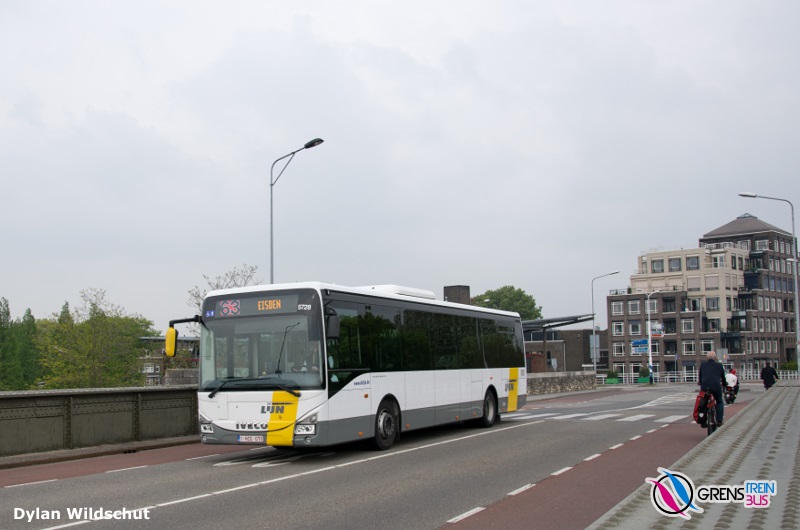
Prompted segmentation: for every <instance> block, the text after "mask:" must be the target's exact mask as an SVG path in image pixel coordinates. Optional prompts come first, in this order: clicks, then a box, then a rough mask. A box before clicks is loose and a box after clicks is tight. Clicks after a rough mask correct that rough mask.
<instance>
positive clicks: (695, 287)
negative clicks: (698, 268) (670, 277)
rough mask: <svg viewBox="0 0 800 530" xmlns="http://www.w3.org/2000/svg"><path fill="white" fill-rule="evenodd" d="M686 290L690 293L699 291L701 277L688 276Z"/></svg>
mask: <svg viewBox="0 0 800 530" xmlns="http://www.w3.org/2000/svg"><path fill="white" fill-rule="evenodd" d="M686 289H687V290H689V291H699V290H700V276H688V277H687V278H686Z"/></svg>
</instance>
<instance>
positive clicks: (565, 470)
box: [550, 466, 572, 477]
mask: <svg viewBox="0 0 800 530" xmlns="http://www.w3.org/2000/svg"><path fill="white" fill-rule="evenodd" d="M570 469H572V466H570V467H565V468H564V469H559V470H558V471H556V472H555V473H551V474H550V475H551V476H553V477H555V476H557V475H560V474H561V473H566V472H567V471H569V470H570Z"/></svg>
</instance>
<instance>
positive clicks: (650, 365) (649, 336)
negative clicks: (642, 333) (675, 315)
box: [637, 289, 661, 385]
mask: <svg viewBox="0 0 800 530" xmlns="http://www.w3.org/2000/svg"><path fill="white" fill-rule="evenodd" d="M637 291H641V292H644V289H637ZM660 292H661V291H660V290H659V289H656V290H655V291H653V292H651V293H647V368H648V369H649V370H650V384H651V385H652V384H653V326H652V325H651V324H650V297H651V296H653V295H654V294H656V293H660Z"/></svg>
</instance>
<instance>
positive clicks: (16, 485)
mask: <svg viewBox="0 0 800 530" xmlns="http://www.w3.org/2000/svg"><path fill="white" fill-rule="evenodd" d="M56 480H58V479H57V478H51V479H50V480H38V481H36V482H23V483H22V484H10V485H8V486H5V487H6V488H18V487H20V486H31V485H33V484H44V483H45V482H55V481H56Z"/></svg>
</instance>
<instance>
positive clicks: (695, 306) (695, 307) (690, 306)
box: [681, 298, 700, 312]
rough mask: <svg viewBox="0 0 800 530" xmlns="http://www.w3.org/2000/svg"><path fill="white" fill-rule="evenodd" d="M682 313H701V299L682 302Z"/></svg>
mask: <svg viewBox="0 0 800 530" xmlns="http://www.w3.org/2000/svg"><path fill="white" fill-rule="evenodd" d="M681 311H683V312H694V311H700V299H699V298H689V299H687V300H684V301H683V302H681Z"/></svg>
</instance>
